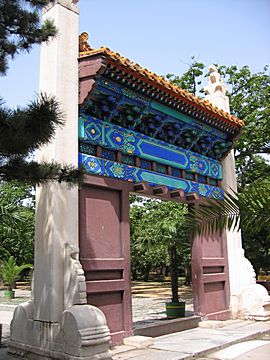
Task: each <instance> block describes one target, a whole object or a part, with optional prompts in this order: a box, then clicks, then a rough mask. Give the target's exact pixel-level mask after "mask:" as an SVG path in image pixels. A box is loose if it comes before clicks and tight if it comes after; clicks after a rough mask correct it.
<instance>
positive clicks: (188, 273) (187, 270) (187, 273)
mask: <svg viewBox="0 0 270 360" xmlns="http://www.w3.org/2000/svg"><path fill="white" fill-rule="evenodd" d="M185 276H186V278H185V282H184V285H185V286H190V284H191V264H188V265H187V266H186V267H185Z"/></svg>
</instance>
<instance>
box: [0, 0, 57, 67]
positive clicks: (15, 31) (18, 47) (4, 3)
mask: <svg viewBox="0 0 270 360" xmlns="http://www.w3.org/2000/svg"><path fill="white" fill-rule="evenodd" d="M50 2H51V1H49V0H25V1H22V0H12V1H11V0H1V2H0V73H1V74H6V71H7V69H8V61H9V59H10V58H14V56H15V55H16V54H18V53H19V52H21V51H29V50H31V48H32V47H33V45H34V44H40V43H41V42H43V41H47V40H48V39H49V38H50V37H51V36H54V35H56V32H57V29H56V27H55V25H54V24H53V22H52V21H50V20H47V21H45V22H44V24H41V23H40V16H39V10H40V9H41V8H42V6H44V5H48V4H49V3H50Z"/></svg>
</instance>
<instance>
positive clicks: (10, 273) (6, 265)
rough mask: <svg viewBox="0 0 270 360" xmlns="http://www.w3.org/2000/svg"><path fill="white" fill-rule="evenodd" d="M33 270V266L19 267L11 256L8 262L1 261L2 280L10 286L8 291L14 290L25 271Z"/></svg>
mask: <svg viewBox="0 0 270 360" xmlns="http://www.w3.org/2000/svg"><path fill="white" fill-rule="evenodd" d="M29 268H32V265H31V264H23V265H20V266H18V265H17V264H16V259H15V258H14V257H13V256H10V257H9V258H8V259H7V260H2V261H0V279H1V280H2V281H3V282H4V284H6V285H7V286H8V290H10V291H11V290H13V289H14V288H15V285H16V281H18V280H19V278H20V274H21V272H22V271H23V270H24V269H29Z"/></svg>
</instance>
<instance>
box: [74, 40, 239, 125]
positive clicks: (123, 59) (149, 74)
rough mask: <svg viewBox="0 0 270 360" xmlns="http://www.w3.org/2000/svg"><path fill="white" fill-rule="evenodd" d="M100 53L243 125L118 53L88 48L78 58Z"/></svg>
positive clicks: (206, 101)
mask: <svg viewBox="0 0 270 360" xmlns="http://www.w3.org/2000/svg"><path fill="white" fill-rule="evenodd" d="M100 53H105V54H106V55H108V56H109V57H111V58H113V59H114V60H117V61H120V63H121V64H122V65H124V66H128V67H129V68H130V69H131V70H133V71H135V72H138V73H140V74H141V75H143V76H146V77H148V78H149V79H150V80H153V81H156V82H158V83H159V84H160V85H162V86H164V87H166V88H167V89H169V90H172V91H173V92H174V93H179V94H180V95H181V96H183V97H184V98H185V99H187V100H189V101H192V102H195V103H196V104H198V105H201V106H202V107H204V108H206V109H208V110H210V111H213V112H214V113H216V114H218V115H220V116H222V117H225V118H226V119H228V120H230V121H232V122H233V123H236V124H238V125H239V126H243V125H244V122H243V120H240V119H238V118H237V117H235V116H234V115H232V114H230V113H228V112H226V111H224V110H222V109H220V108H218V107H217V106H214V105H213V104H211V103H210V102H209V101H208V100H205V99H200V98H199V97H197V96H195V95H193V94H191V93H190V92H189V91H187V90H186V89H182V88H181V87H180V86H177V85H175V84H173V83H172V82H171V81H169V80H166V79H165V78H164V76H161V75H157V74H156V73H154V72H152V71H150V70H148V69H147V68H145V67H142V66H141V65H139V64H138V63H135V62H133V61H131V60H130V59H129V58H126V57H124V56H122V55H120V54H119V53H118V52H115V51H112V50H111V49H110V48H108V47H104V46H101V47H100V48H98V49H91V48H90V49H89V50H87V51H80V52H79V56H80V57H84V56H87V55H95V54H100Z"/></svg>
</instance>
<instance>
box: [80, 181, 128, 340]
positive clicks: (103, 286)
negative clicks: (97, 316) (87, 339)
mask: <svg viewBox="0 0 270 360" xmlns="http://www.w3.org/2000/svg"><path fill="white" fill-rule="evenodd" d="M128 187H129V184H128V183H125V182H122V181H119V180H112V179H106V178H101V177H96V176H91V175H88V176H86V180H85V183H84V185H83V186H82V189H81V190H80V261H81V263H82V266H83V269H84V271H85V277H86V286H87V302H88V303H89V304H91V305H94V306H97V307H98V308H99V309H101V310H102V311H103V313H104V314H105V316H106V319H107V323H108V326H109V328H110V331H111V336H112V342H113V344H114V345H115V344H120V343H122V341H123V338H124V337H127V336H130V335H131V334H132V313H131V290H130V289H131V285H130V234H129V190H128Z"/></svg>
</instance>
